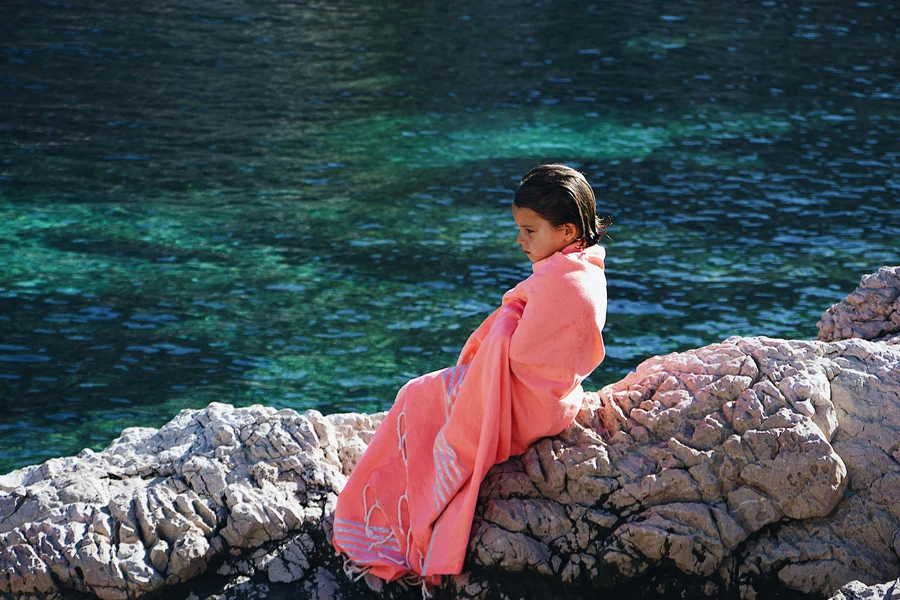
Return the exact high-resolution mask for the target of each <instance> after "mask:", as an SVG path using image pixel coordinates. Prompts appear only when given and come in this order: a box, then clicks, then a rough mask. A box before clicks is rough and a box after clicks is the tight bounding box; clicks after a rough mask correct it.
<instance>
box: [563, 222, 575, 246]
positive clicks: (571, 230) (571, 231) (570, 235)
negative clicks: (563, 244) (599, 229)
mask: <svg viewBox="0 0 900 600" xmlns="http://www.w3.org/2000/svg"><path fill="white" fill-rule="evenodd" d="M563 232H564V233H565V236H566V240H567V241H568V242H569V243H572V242H574V241H575V240H576V239H578V227H576V226H575V224H574V223H566V224H564V225H563Z"/></svg>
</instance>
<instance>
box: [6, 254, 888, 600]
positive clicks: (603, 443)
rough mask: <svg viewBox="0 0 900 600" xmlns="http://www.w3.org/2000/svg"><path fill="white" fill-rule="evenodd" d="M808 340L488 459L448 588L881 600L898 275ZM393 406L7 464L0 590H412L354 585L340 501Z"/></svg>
mask: <svg viewBox="0 0 900 600" xmlns="http://www.w3.org/2000/svg"><path fill="white" fill-rule="evenodd" d="M819 329H820V336H819V339H817V340H814V341H796V340H790V341H789V340H779V339H771V338H765V337H753V338H739V337H734V338H729V339H727V340H725V341H724V342H722V343H719V344H712V345H710V346H705V347H703V348H699V349H696V350H691V351H688V352H682V353H677V354H670V355H668V356H662V357H654V358H651V359H649V360H647V361H645V362H643V363H642V364H640V365H639V366H638V367H637V368H636V370H635V371H634V372H632V373H630V374H629V375H628V376H627V377H625V378H624V379H623V380H621V381H619V382H618V383H615V384H612V385H609V386H606V387H605V388H603V389H602V390H600V391H599V392H596V393H590V394H588V395H587V397H586V400H585V403H584V406H583V408H582V410H581V412H580V414H579V415H578V417H577V419H576V421H575V422H574V423H573V424H572V425H571V426H570V427H569V428H568V429H567V430H566V431H564V432H563V433H561V434H560V435H559V436H556V437H554V438H548V439H544V440H542V441H540V442H539V443H537V444H536V445H534V446H533V447H532V448H530V449H529V450H528V451H527V452H526V453H525V454H523V455H521V456H518V457H514V458H511V459H510V460H508V461H506V462H505V463H502V464H499V465H496V466H495V467H494V468H493V469H492V470H491V471H490V473H489V474H488V476H487V478H486V479H485V481H484V483H483V484H482V486H481V495H480V501H479V505H478V509H477V512H476V517H475V522H474V524H473V529H472V535H471V537H470V542H469V549H468V554H467V561H466V568H465V572H464V573H463V574H461V575H457V576H454V577H446V578H445V579H444V583H443V585H442V586H440V587H438V588H436V589H434V590H432V593H433V594H435V595H436V596H437V597H447V598H485V599H487V598H532V597H541V598H560V599H562V598H588V597H595V596H598V595H600V594H603V596H604V597H609V598H625V597H635V596H637V597H643V598H663V597H671V595H672V594H677V595H678V597H686V598H741V599H747V600H751V599H755V598H834V599H835V600H837V599H841V600H851V599H859V600H862V599H863V598H882V597H885V595H886V594H889V593H890V590H891V589H893V586H894V585H895V584H896V580H897V578H898V577H900V558H898V556H900V505H898V504H897V502H896V499H897V498H898V497H900V441H898V440H900V267H886V268H882V269H881V270H879V272H878V273H876V274H874V275H870V276H866V277H864V278H863V280H862V282H861V284H860V287H859V288H858V289H857V290H856V291H854V292H853V293H852V294H850V295H849V296H848V297H847V298H846V299H845V300H844V301H842V302H841V303H839V304H836V305H835V306H834V307H832V308H831V309H829V310H828V312H826V314H825V315H824V316H823V318H822V320H821V321H820V322H819ZM382 417H383V413H382V414H375V415H363V414H334V415H329V416H323V415H322V414H321V413H319V412H316V411H307V412H305V413H302V414H300V413H297V412H295V411H293V410H280V411H276V410H275V409H272V408H267V407H262V406H252V407H248V408H234V407H232V406H230V405H227V404H219V403H214V404H210V405H209V406H208V407H206V408H205V409H202V410H184V411H182V412H181V413H179V414H178V415H177V416H176V417H175V418H174V419H173V420H172V421H170V422H169V423H168V424H166V425H165V426H163V427H162V428H160V429H150V428H129V429H126V430H125V431H123V432H122V435H121V436H120V437H119V438H118V439H116V440H115V441H114V442H113V443H112V444H111V445H110V446H109V447H108V448H106V449H105V450H103V451H102V452H93V451H90V450H84V451H82V452H81V453H80V454H78V455H77V456H73V457H65V458H57V459H52V460H49V461H47V462H45V463H43V464H41V465H36V466H32V467H26V468H24V469H20V470H18V471H14V472H12V473H9V474H7V475H3V476H0V597H3V598H16V599H20V598H40V599H74V598H79V599H80V598H86V597H87V598H90V597H97V598H102V599H104V600H118V599H123V600H124V599H130V598H139V597H142V596H147V597H157V598H158V597H164V598H184V599H187V598H192V599H197V600H199V599H200V598H208V599H212V598H216V599H225V598H235V599H239V598H243V599H250V598H262V597H266V598H269V599H272V598H282V597H283V598H288V597H290V598H347V599H349V598H417V597H420V596H421V590H420V589H419V588H415V587H413V588H408V587H405V585H404V584H402V583H398V582H395V583H385V584H381V583H380V582H378V581H375V580H371V579H370V580H369V581H368V582H367V580H366V579H359V580H356V581H352V580H351V579H349V578H348V577H347V576H346V575H345V574H344V572H343V561H342V559H341V557H340V556H337V555H335V553H334V550H333V549H332V547H331V544H330V536H331V518H332V517H331V515H332V513H333V509H334V505H335V501H336V498H337V494H338V492H339V491H340V490H341V488H342V487H343V485H344V484H345V482H346V480H347V477H348V475H349V474H350V473H351V472H352V470H353V468H354V466H355V464H356V462H357V461H358V459H359V457H360V456H361V454H362V452H363V451H364V450H365V447H366V444H367V443H368V441H369V440H370V438H371V436H372V434H373V432H374V430H375V428H376V427H377V426H378V424H379V422H380V421H381V419H382Z"/></svg>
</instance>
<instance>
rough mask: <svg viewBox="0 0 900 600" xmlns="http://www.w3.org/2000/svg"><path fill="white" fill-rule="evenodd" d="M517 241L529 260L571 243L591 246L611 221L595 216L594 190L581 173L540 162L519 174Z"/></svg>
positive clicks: (537, 258)
mask: <svg viewBox="0 0 900 600" xmlns="http://www.w3.org/2000/svg"><path fill="white" fill-rule="evenodd" d="M513 218H514V219H515V221H516V224H517V225H518V226H519V237H518V239H517V240H516V242H517V243H518V244H519V245H520V246H522V250H524V251H525V254H527V255H528V258H530V259H531V261H532V262H537V261H539V260H541V259H543V258H547V257H548V256H550V255H551V254H553V253H554V252H558V251H560V250H562V249H563V248H565V247H566V246H568V245H569V244H571V243H572V242H576V241H577V242H579V244H580V245H581V247H582V248H587V247H589V246H594V245H595V244H597V243H598V242H599V241H600V240H601V238H603V236H604V235H605V234H606V229H607V227H609V226H610V225H611V224H612V218H611V217H604V218H602V219H601V218H598V217H597V202H596V200H595V199H594V191H593V190H592V189H591V186H590V185H589V184H588V182H587V180H586V179H585V178H584V175H582V174H581V173H579V172H578V171H576V170H575V169H572V168H571V167H567V166H565V165H557V164H552V165H540V166H537V167H535V168H533V169H532V170H530V171H529V172H528V173H526V175H525V177H523V178H522V181H521V182H520V183H519V189H517V190H516V195H515V198H514V199H513Z"/></svg>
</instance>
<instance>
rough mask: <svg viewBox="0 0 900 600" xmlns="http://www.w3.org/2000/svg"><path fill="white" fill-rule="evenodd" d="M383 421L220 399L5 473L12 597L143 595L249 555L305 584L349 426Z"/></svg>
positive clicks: (0, 555) (0, 523)
mask: <svg viewBox="0 0 900 600" xmlns="http://www.w3.org/2000/svg"><path fill="white" fill-rule="evenodd" d="M381 418H382V415H354V416H340V417H336V418H334V419H333V420H329V419H326V418H325V417H323V416H322V415H321V414H319V413H318V412H316V411H308V412H307V413H305V414H303V415H300V414H298V413H296V412H294V411H291V410H284V411H275V410H274V409H272V408H266V407H262V406H254V407H249V408H234V407H232V406H229V405H225V404H211V405H209V406H208V407H207V408H206V409H204V410H201V411H193V410H185V411H182V412H181V413H179V414H178V416H176V417H175V419H173V420H172V421H171V422H170V423H168V424H166V425H165V426H164V427H162V428H161V429H159V430H158V431H157V430H152V429H146V428H133V429H127V430H125V431H124V432H123V433H122V435H121V437H119V438H118V439H117V440H115V441H114V442H113V443H112V444H111V445H110V446H109V448H107V449H106V450H104V451H103V452H100V453H95V452H92V451H90V450H85V451H83V452H82V453H81V454H79V455H78V456H76V457H67V458H59V459H53V460H50V461H47V462H46V463H44V464H43V465H40V466H34V467H27V468H25V469H22V470H20V471H15V472H13V473H10V474H8V475H5V476H2V477H0V596H4V595H12V596H13V597H22V598H26V597H27V598H31V597H35V596H39V595H44V596H45V597H48V598H53V597H66V595H67V594H70V593H86V594H92V595H94V596H96V597H98V598H103V599H119V598H133V597H137V596H141V595H144V594H148V593H152V592H156V591H158V590H160V589H161V588H162V587H164V586H173V585H177V584H179V583H183V582H186V581H188V580H191V579H192V578H195V577H196V576H198V575H200V574H201V573H204V572H206V571H207V569H208V568H209V566H210V565H211V564H212V563H214V562H216V563H224V566H223V567H222V568H223V569H225V570H226V571H229V570H230V571H231V572H234V573H240V572H242V569H241V568H240V564H242V560H243V562H248V561H249V562H248V564H250V567H249V570H250V571H251V572H252V573H254V574H255V573H263V574H265V575H266V576H267V578H268V579H269V580H270V581H273V582H285V581H298V580H300V579H302V578H303V577H304V575H305V574H306V573H307V572H308V571H309V570H310V568H311V567H310V558H309V557H310V556H311V555H313V554H316V552H318V553H321V552H322V549H321V548H319V549H316V548H315V546H316V542H314V540H313V536H316V535H317V537H318V538H320V539H319V540H318V541H319V542H322V544H320V545H321V546H324V545H325V544H324V542H325V540H324V537H325V536H324V527H323V519H324V517H325V515H326V514H329V513H330V512H331V511H332V510H333V506H334V502H335V500H336V497H337V490H340V489H341V488H342V487H343V485H344V483H345V482H346V475H345V473H349V472H350V471H351V470H352V468H353V466H354V465H355V460H356V459H358V457H356V456H355V455H354V454H352V453H345V454H346V461H347V462H342V461H341V458H340V457H339V456H338V446H339V445H338V444H337V442H336V438H335V435H336V432H340V434H341V435H342V441H343V442H344V445H346V446H351V447H353V446H356V447H360V446H362V447H364V444H365V441H368V439H369V438H370V436H371V432H372V431H373V430H374V429H375V427H377V424H378V423H379V422H380V419H381ZM332 421H333V422H332ZM357 432H361V436H362V437H361V438H360V433H357ZM310 531H312V532H313V534H312V535H311V534H310V533H309V532H310ZM316 532H317V533H316ZM273 544H274V545H276V546H277V549H272V550H271V551H270V550H267V549H266V547H267V545H273ZM314 550H315V551H316V552H314ZM245 551H246V552H245ZM244 554H247V555H249V556H250V558H249V559H248V558H246V557H245V556H244ZM330 554H333V551H331V552H330ZM320 562H321V561H320ZM229 565H230V566H229ZM244 570H245V571H246V570H247V569H244Z"/></svg>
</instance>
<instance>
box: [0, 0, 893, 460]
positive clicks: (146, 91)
mask: <svg viewBox="0 0 900 600" xmlns="http://www.w3.org/2000/svg"><path fill="white" fill-rule="evenodd" d="M2 10H3V13H4V16H5V18H4V19H2V20H0V23H2V24H0V30H2V35H0V51H2V60H3V61H4V69H3V70H2V71H0V94H2V105H0V114H2V118H0V133H2V135H0V402H2V404H0V406H2V407H3V410H2V414H0V472H5V471H7V470H9V469H13V468H17V467H20V466H23V465H26V464H32V463H36V462H40V461H42V460H45V459H47V458H49V457H51V456H59V455H66V454H72V453H75V452H78V451H79V450H80V449H81V448H83V447H92V448H101V447H103V446H105V445H106V444H107V443H108V442H109V441H110V440H111V439H112V438H113V437H115V436H116V434H117V433H118V432H119V431H120V430H121V429H122V428H124V427H127V426H131V425H148V426H159V425H161V424H162V423H164V422H166V421H167V420H169V419H170V418H171V417H172V416H173V415H174V414H175V413H176V412H177V411H178V410H180V409H181V408H185V407H200V406H204V405H206V404H207V403H208V402H211V401H224V402H231V403H234V404H238V405H246V404H250V403H264V404H268V405H272V406H276V407H292V408H296V409H306V408H311V407H314V408H318V409H320V410H322V411H323V412H334V411H344V410H364V411H374V410H379V409H382V408H386V407H387V406H389V404H390V402H391V401H392V400H393V396H394V393H395V392H396V390H397V388H398V387H399V386H400V385H402V384H403V383H404V382H405V381H406V380H407V379H409V378H410V377H414V376H416V375H418V374H421V373H424V372H427V371H430V370H433V369H436V368H440V367H443V366H447V365H449V364H451V363H452V362H453V361H454V360H455V356H456V353H457V352H458V350H459V348H460V347H461V346H462V344H463V342H464V341H465V338H466V336H467V335H468V333H469V332H470V331H471V330H472V329H473V328H474V327H475V326H476V325H477V324H478V323H479V322H480V320H481V319H482V318H483V317H484V316H485V315H486V314H487V313H488V312H489V311H490V310H491V309H492V308H493V307H494V306H496V305H497V303H498V302H499V299H500V296H501V295H502V293H503V292H504V291H505V290H507V289H509V288H510V287H512V286H513V285H515V283H517V282H518V281H519V280H521V279H522V278H524V277H526V276H527V275H528V274H529V273H530V263H529V262H528V261H527V259H525V257H524V256H523V255H522V254H521V253H520V252H519V250H518V249H517V247H516V245H515V243H514V240H515V228H514V225H513V222H512V219H511V217H510V214H509V204H510V201H511V197H512V192H513V191H514V189H515V186H516V183H517V181H518V179H519V178H520V177H521V175H522V174H524V173H525V172H526V171H527V170H528V169H529V168H530V167H532V166H534V165H535V164H537V163H539V162H546V161H562V162H566V163H568V164H570V165H573V166H575V167H577V168H579V169H580V170H582V171H583V172H584V173H585V174H586V175H587V177H588V179H589V181H590V182H591V183H592V184H593V186H594V189H595V191H596V192H597V196H598V205H599V207H600V210H601V212H604V213H610V214H612V215H613V216H614V218H615V221H616V224H615V226H614V227H613V228H612V229H611V230H610V234H611V236H612V240H611V241H608V242H607V243H606V246H607V249H608V252H609V261H608V277H609V285H610V288H609V292H610V314H609V320H608V327H607V330H606V339H607V345H608V352H609V355H608V358H607V360H606V361H605V362H604V363H603V365H601V367H600V368H599V369H598V370H597V371H596V372H595V373H594V374H593V375H592V376H591V378H590V380H589V381H588V382H587V387H589V388H593V389H596V388H598V387H600V386H601V385H604V384H606V383H610V382H613V381H616V380H618V379H619V378H621V377H622V376H623V375H624V374H625V373H627V372H628V371H629V370H630V369H633V368H634V366H636V365H637V363H638V362H640V361H641V360H642V359H644V358H646V357H648V356H651V355H654V354H662V353H667V352H672V351H678V350H684V349H687V348H691V347H696V346H699V345H703V344H708V343H712V342H716V341H720V340H721V339H723V338H725V337H728V336H729V335H770V336H778V337H787V338H810V337H813V336H814V335H815V333H816V329H815V322H816V320H817V319H818V317H819V316H820V315H821V314H822V312H823V311H824V310H825V309H826V308H827V307H828V306H830V305H831V304H832V303H833V302H836V301H837V300H839V299H841V298H842V297H843V296H844V295H846V294H847V293H848V292H849V291H851V290H852V289H853V288H854V287H855V286H856V283H857V282H858V280H859V277H860V276H861V275H863V274H865V273H869V272H872V271H874V270H875V269H877V268H878V267H879V266H881V265H884V264H898V262H900V261H898V243H897V239H898V235H900V198H898V190H900V177H898V174H897V173H898V168H897V167H898V162H900V144H898V142H897V139H898V133H900V110H898V103H897V100H898V98H900V80H898V76H897V73H898V72H900V69H898V66H897V47H898V41H900V40H898V37H900V33H898V31H900V29H898V10H897V8H896V7H894V6H893V5H883V4H878V3H867V2H859V3H856V2H845V3H838V4H836V3H830V2H829V3H826V2H818V3H805V4H802V5H786V4H779V3H775V2H762V3H744V2H726V3H724V4H723V3H721V2H719V3H712V2H703V3H697V2H693V3H674V2H646V1H641V2H637V3H628V4H627V5H618V6H612V7H610V6H607V5H604V4H588V3H578V2H576V3H566V4H565V6H563V5H557V4H556V3H552V2H538V3H527V4H526V3H519V2H505V1H504V2H499V3H491V4H489V5H482V4H478V3H474V2H462V3H452V5H449V6H445V5H438V4H432V3H421V2H416V3H399V4H398V3H393V4H390V5H386V4H384V3H383V2H376V3H362V2H356V3H349V2H345V3H341V2H337V3H335V2H329V3H306V4H293V3H275V2H257V3H254V4H252V5H251V4H244V3H239V2H216V3H212V2H205V1H203V0H199V1H197V2H194V3H190V4H186V3H179V2H174V1H172V0H161V1H159V2H156V3H154V4H153V5H152V6H150V5H121V6H113V5H97V6H81V5H79V4H75V3H66V2H25V1H24V0H11V1H9V2H6V3H5V4H4V7H3V9H2Z"/></svg>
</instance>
